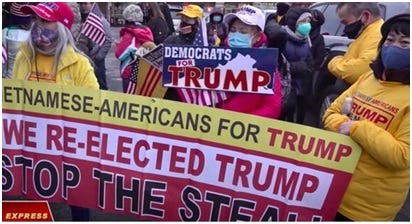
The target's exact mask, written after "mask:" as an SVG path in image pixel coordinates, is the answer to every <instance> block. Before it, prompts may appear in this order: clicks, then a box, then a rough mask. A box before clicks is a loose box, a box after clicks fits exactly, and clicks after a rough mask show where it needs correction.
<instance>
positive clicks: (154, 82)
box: [145, 68, 159, 96]
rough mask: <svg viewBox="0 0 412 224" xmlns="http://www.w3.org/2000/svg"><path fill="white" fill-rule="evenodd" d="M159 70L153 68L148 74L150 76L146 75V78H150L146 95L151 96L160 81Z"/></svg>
mask: <svg viewBox="0 0 412 224" xmlns="http://www.w3.org/2000/svg"><path fill="white" fill-rule="evenodd" d="M157 74H158V70H157V69H156V68H153V70H152V71H151V72H150V73H149V74H148V77H146V80H148V84H147V88H146V92H145V95H146V96H151V95H152V94H153V92H154V90H155V89H156V85H157V82H158V81H159V78H158V75H157Z"/></svg>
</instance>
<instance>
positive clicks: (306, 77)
mask: <svg viewBox="0 0 412 224" xmlns="http://www.w3.org/2000/svg"><path fill="white" fill-rule="evenodd" d="M285 19H286V25H285V26H283V28H284V30H285V31H286V33H287V41H286V45H285V48H284V50H283V53H284V55H285V57H286V59H287V61H288V62H289V63H290V73H291V75H292V89H293V91H294V92H295V94H296V96H297V98H296V105H295V106H294V107H291V108H285V109H284V110H283V114H282V115H283V116H282V119H284V120H286V121H292V122H296V123H298V124H303V122H304V118H305V111H306V109H307V103H306V96H308V95H309V94H310V92H311V84H312V72H313V65H312V64H313V62H312V54H311V51H310V39H309V33H310V30H311V24H310V22H311V19H312V14H311V13H310V10H309V9H305V8H301V7H292V8H290V9H289V10H288V12H287V13H286V15H285ZM295 113H296V120H295Z"/></svg>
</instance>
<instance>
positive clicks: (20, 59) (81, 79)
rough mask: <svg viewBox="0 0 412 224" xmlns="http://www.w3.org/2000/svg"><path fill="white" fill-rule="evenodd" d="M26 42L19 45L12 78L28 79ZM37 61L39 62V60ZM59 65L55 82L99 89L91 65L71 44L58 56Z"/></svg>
mask: <svg viewBox="0 0 412 224" xmlns="http://www.w3.org/2000/svg"><path fill="white" fill-rule="evenodd" d="M28 55H29V48H28V46H27V44H23V45H22V46H21V47H20V51H19V52H18V53H17V56H16V61H15V63H14V67H13V78H14V79H21V80H28V78H29V75H30V72H31V62H30V59H29V56H28ZM37 63H39V64H41V63H42V62H41V61H38V62H37ZM59 63H60V65H59V66H58V71H57V74H56V83H57V84H62V85H68V86H82V87H87V88H91V89H99V83H98V82H97V79H96V76H95V75H94V70H93V67H92V66H91V64H90V62H89V60H88V59H87V58H86V57H84V56H83V55H81V54H79V53H76V52H75V51H74V49H73V48H72V47H71V46H67V48H66V51H65V52H63V54H62V57H61V58H60V62H59Z"/></svg>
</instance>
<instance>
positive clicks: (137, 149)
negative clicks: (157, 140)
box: [133, 140, 150, 167]
mask: <svg viewBox="0 0 412 224" xmlns="http://www.w3.org/2000/svg"><path fill="white" fill-rule="evenodd" d="M140 149H144V150H145V151H147V150H149V149H150V145H149V143H148V142H147V141H145V140H140V141H138V142H137V143H136V145H135V147H134V153H133V159H134V162H135V163H136V165H137V166H139V167H146V166H147V164H148V163H149V159H147V158H146V157H144V159H143V160H141V159H140V156H139V155H140ZM142 154H143V155H146V152H144V153H142Z"/></svg>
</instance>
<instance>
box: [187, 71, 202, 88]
mask: <svg viewBox="0 0 412 224" xmlns="http://www.w3.org/2000/svg"><path fill="white" fill-rule="evenodd" d="M201 77H202V72H201V71H200V69H198V68H196V67H187V68H186V70H185V86H186V87H198V88H199V87H200V84H199V79H200V78H201Z"/></svg>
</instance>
